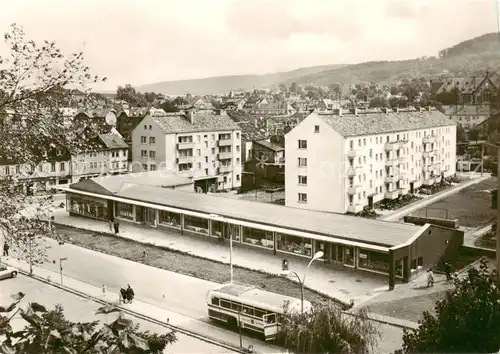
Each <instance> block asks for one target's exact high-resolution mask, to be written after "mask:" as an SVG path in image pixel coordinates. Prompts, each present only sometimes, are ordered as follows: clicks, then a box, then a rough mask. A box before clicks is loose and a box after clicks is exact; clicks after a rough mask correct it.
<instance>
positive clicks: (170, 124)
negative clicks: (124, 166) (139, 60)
mask: <svg viewBox="0 0 500 354" xmlns="http://www.w3.org/2000/svg"><path fill="white" fill-rule="evenodd" d="M132 154H133V157H132V160H133V162H132V171H133V172H140V171H147V170H150V171H154V170H165V171H168V172H171V173H179V174H180V175H182V176H186V177H189V178H192V179H193V180H194V182H195V188H196V190H197V191H199V192H205V193H206V192H209V191H212V192H215V191H218V190H230V189H235V188H239V187H241V164H242V162H241V130H240V128H239V126H238V125H237V124H236V123H235V122H234V121H233V120H232V119H231V118H230V117H229V116H228V115H227V114H226V113H225V112H224V111H223V110H215V111H208V110H203V111H197V110H196V109H189V110H187V111H185V112H180V113H164V112H150V113H149V114H148V115H146V117H144V118H143V120H142V121H141V123H140V124H138V125H137V126H136V127H135V128H134V130H133V131H132Z"/></svg>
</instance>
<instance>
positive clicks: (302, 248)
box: [276, 232, 312, 257]
mask: <svg viewBox="0 0 500 354" xmlns="http://www.w3.org/2000/svg"><path fill="white" fill-rule="evenodd" d="M276 244H277V248H276V249H277V250H278V251H281V252H285V253H292V254H295V255H298V256H304V257H312V240H311V239H310V238H305V237H299V236H294V235H288V234H283V233H279V232H277V233H276Z"/></svg>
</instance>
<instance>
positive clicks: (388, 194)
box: [384, 189, 399, 199]
mask: <svg viewBox="0 0 500 354" xmlns="http://www.w3.org/2000/svg"><path fill="white" fill-rule="evenodd" d="M398 197H399V189H395V190H392V191H386V192H385V193H384V198H385V199H398Z"/></svg>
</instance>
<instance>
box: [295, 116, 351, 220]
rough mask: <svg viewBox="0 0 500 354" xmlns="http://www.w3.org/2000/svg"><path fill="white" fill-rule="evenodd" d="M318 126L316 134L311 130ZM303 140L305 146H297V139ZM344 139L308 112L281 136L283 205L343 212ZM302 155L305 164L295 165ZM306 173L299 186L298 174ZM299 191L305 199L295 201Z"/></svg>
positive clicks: (344, 203) (344, 208) (344, 210)
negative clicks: (302, 147) (283, 141)
mask: <svg viewBox="0 0 500 354" xmlns="http://www.w3.org/2000/svg"><path fill="white" fill-rule="evenodd" d="M315 126H319V133H315ZM299 140H307V149H299V148H298V141H299ZM343 146H344V138H343V137H341V136H340V135H339V134H338V133H336V132H335V131H334V130H333V129H332V128H331V127H330V126H329V125H328V124H326V123H325V122H324V121H323V120H322V119H320V118H319V117H317V116H316V115H310V116H308V117H307V118H306V119H304V120H303V121H302V122H301V123H300V124H299V125H298V126H296V127H295V128H294V129H293V130H291V131H290V132H289V133H288V134H287V135H285V155H286V161H287V162H286V163H285V205H286V206H290V207H294V208H301V209H310V210H318V211H328V212H338V213H344V212H346V206H345V205H346V202H345V196H344V193H343V191H344V190H345V183H346V182H345V174H344V170H345V168H346V166H345V161H344V159H343ZM299 157H301V158H306V159H307V167H299V166H298V159H299ZM299 175H301V176H307V185H306V186H304V185H299V184H298V182H299V180H298V178H299V177H298V176H299ZM299 193H303V194H306V195H307V202H300V201H299V196H298V195H299Z"/></svg>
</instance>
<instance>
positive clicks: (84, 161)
mask: <svg viewBox="0 0 500 354" xmlns="http://www.w3.org/2000/svg"><path fill="white" fill-rule="evenodd" d="M124 173H128V145H127V144H126V143H125V141H124V140H123V138H122V137H121V136H120V135H119V134H116V133H108V134H97V135H96V136H95V137H94V138H92V139H91V141H89V142H88V149H86V150H85V151H81V152H77V153H76V152H75V153H72V154H71V174H72V183H76V182H78V181H80V180H82V179H89V178H94V177H99V176H109V175H118V174H124Z"/></svg>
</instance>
